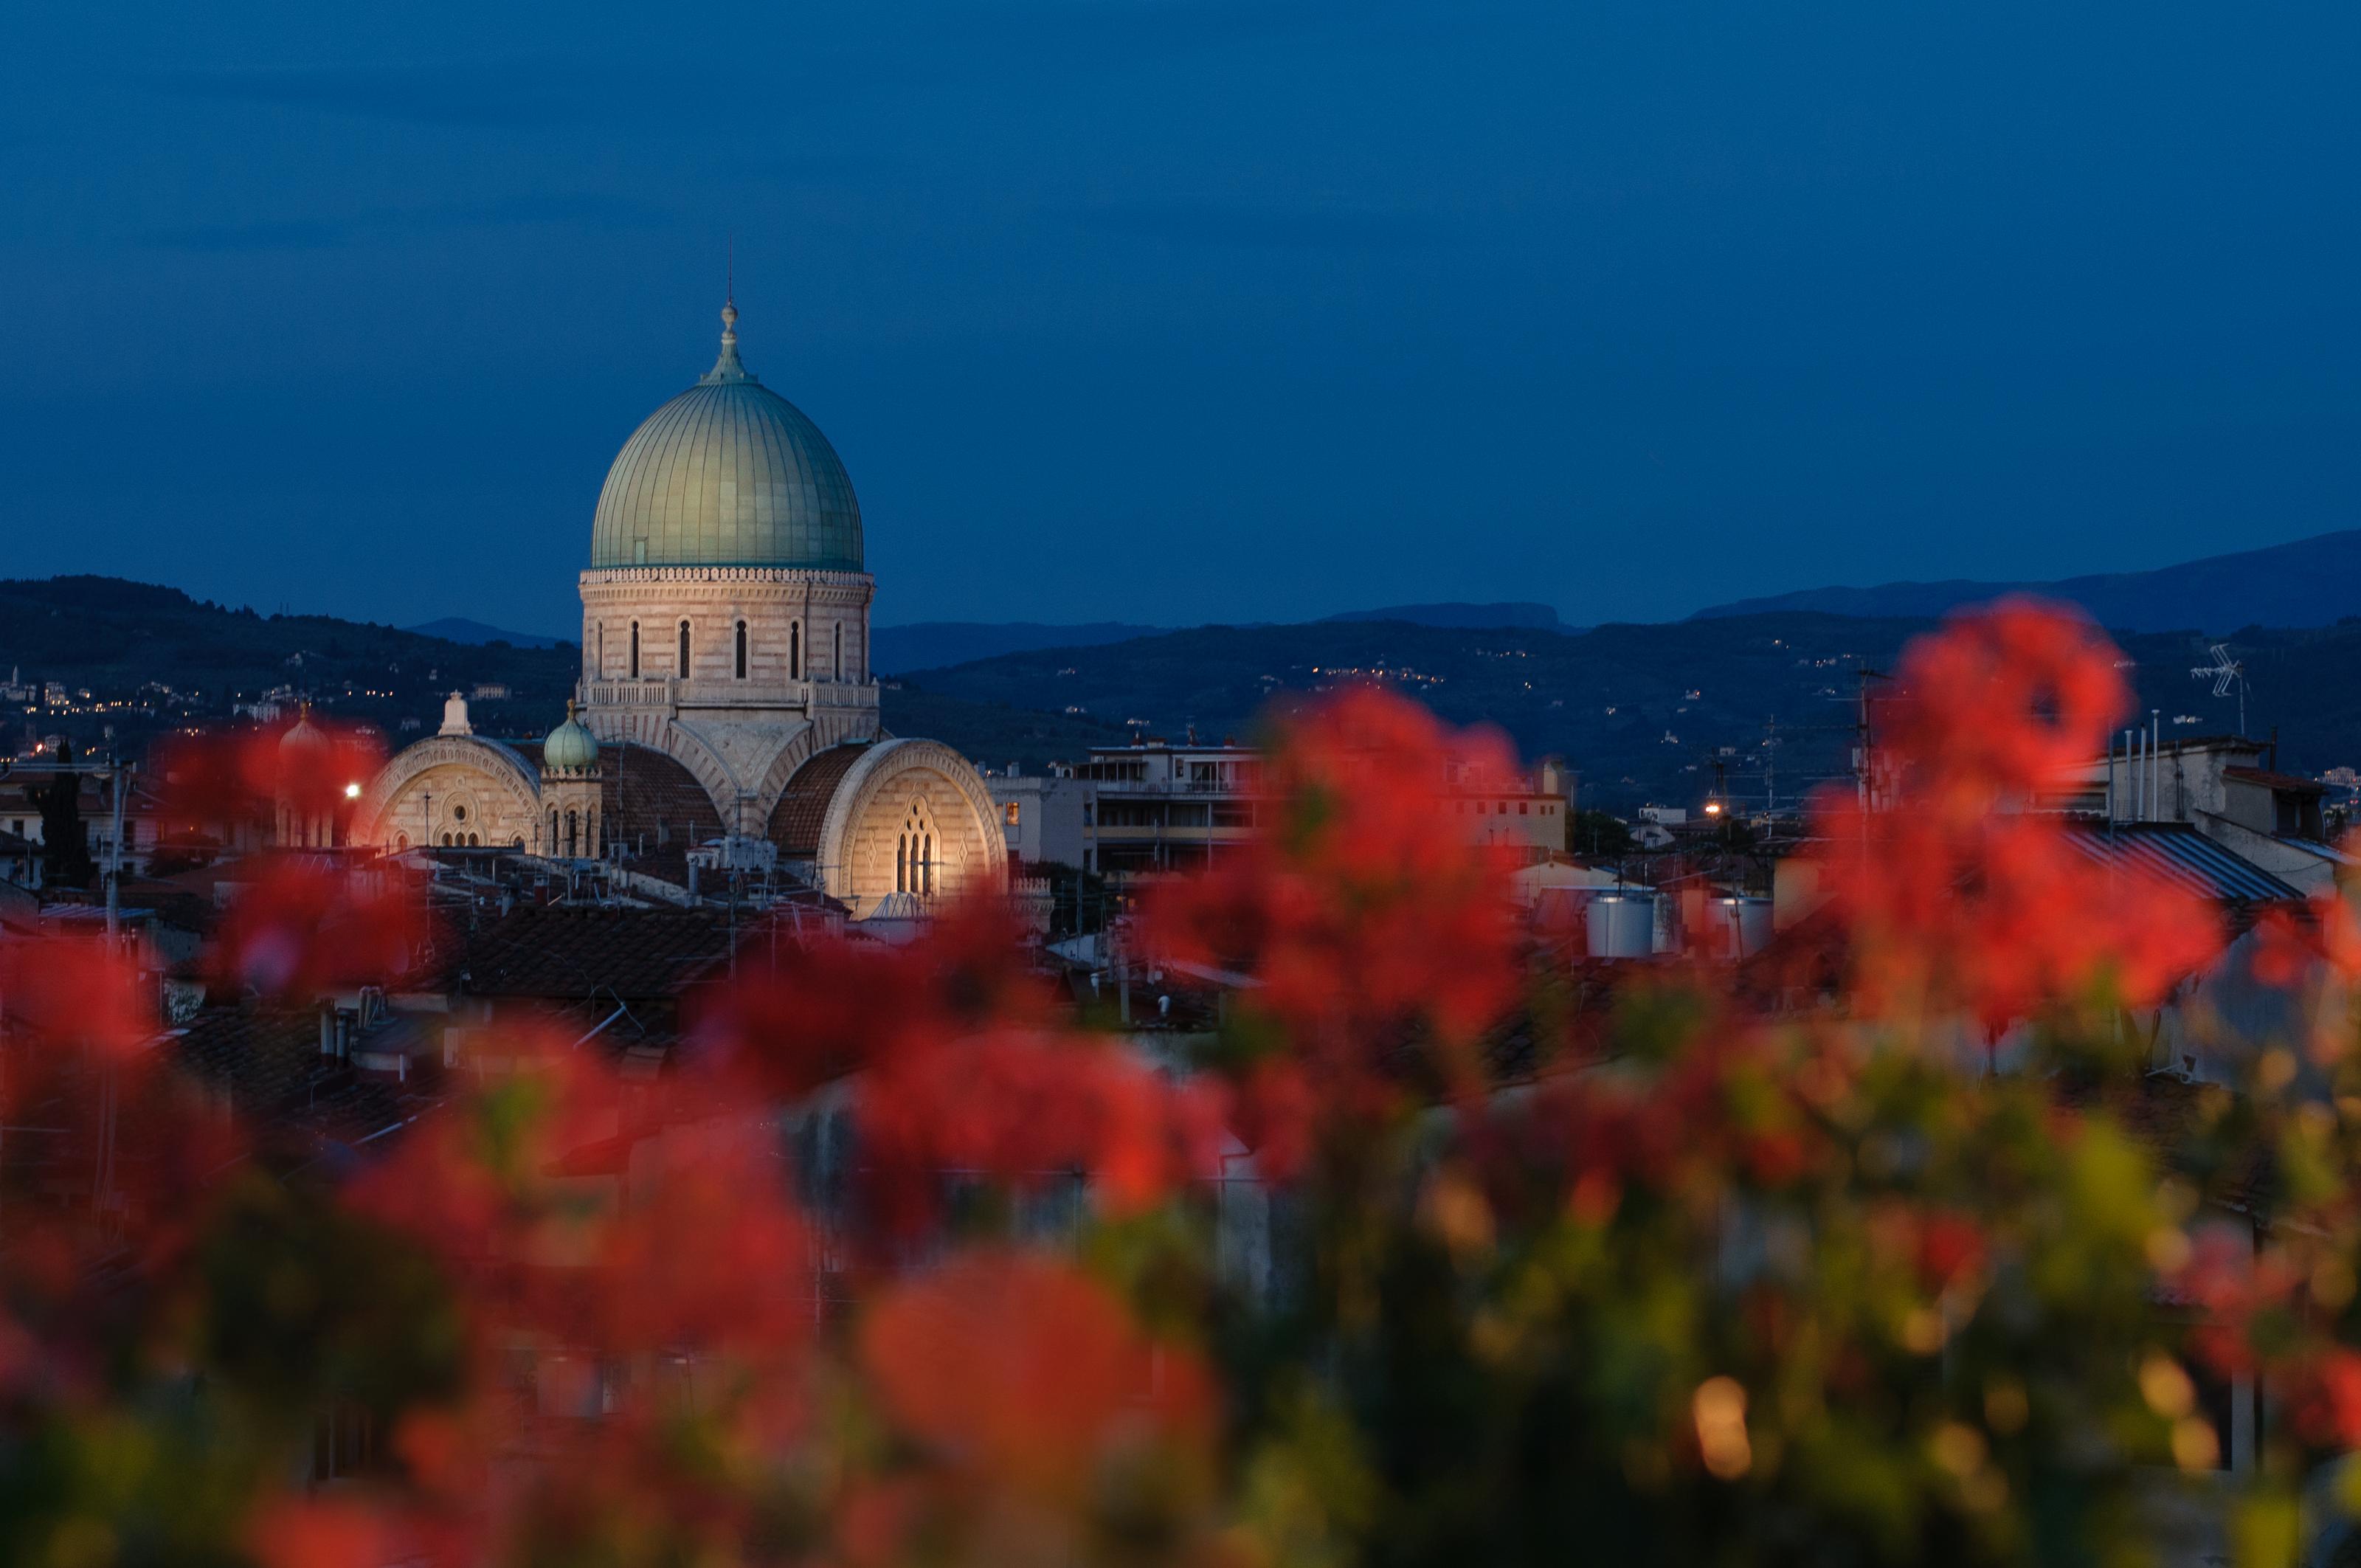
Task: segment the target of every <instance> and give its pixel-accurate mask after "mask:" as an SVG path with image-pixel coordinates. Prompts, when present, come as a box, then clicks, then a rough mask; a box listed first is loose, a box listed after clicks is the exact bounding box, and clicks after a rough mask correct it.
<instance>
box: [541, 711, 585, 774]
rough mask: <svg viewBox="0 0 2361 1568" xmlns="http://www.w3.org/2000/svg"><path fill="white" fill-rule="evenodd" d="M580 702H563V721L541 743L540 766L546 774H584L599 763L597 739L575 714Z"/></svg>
mask: <svg viewBox="0 0 2361 1568" xmlns="http://www.w3.org/2000/svg"><path fill="white" fill-rule="evenodd" d="M578 707H579V705H578V704H577V703H576V702H575V701H574V700H573V699H572V698H571V697H569V698H567V699H566V722H565V723H563V724H560V725H559V726H558V727H557V728H556V729H553V730H551V731H550V732H549V738H548V739H547V740H544V741H543V742H542V743H541V768H542V772H544V773H588V772H589V771H590V770H591V769H592V768H595V767H597V766H598V737H597V736H596V735H593V734H591V733H590V731H589V729H588V727H587V726H585V725H584V724H583V722H582V721H581V720H580V719H579V718H576V717H575V714H576V712H577V709H578Z"/></svg>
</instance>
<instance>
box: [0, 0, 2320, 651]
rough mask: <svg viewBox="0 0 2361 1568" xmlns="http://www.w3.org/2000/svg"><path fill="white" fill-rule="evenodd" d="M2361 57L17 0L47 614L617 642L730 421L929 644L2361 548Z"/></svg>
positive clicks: (2243, 16)
mask: <svg viewBox="0 0 2361 1568" xmlns="http://www.w3.org/2000/svg"><path fill="white" fill-rule="evenodd" d="M2356 58H2361V10H2356V8H2355V7H2354V6H2352V5H2350V4H2349V3H2340V4H2321V5H2268V4H2266V5H2257V6H2229V5H2220V4H2218V3H2215V4H2206V5H2195V4H2186V3H2182V0H2143V3H2140V4H2120V5H2116V4H2071V5H2059V4H2058V3H2057V0H2037V3H2015V0H1979V3H1977V4H1973V5H1965V4H1951V5H1895V4H1893V3H1892V0H1831V3H1827V4H1818V5H1747V4H1739V3H1736V0H1723V3H1719V4H1685V3H1681V0H1629V3H1616V4H1592V3H1587V0H1558V3H1545V4H1529V3H1524V0H1447V3H1444V0H1350V3H1332V0H906V3H900V4H892V5H888V4H869V3H862V4H834V5H759V6H733V5H671V6H647V5H631V6H623V5H611V4H603V3H600V0H566V4H564V5H500V4H484V3H481V0H478V3H473V4H466V5H405V4H399V3H387V4H371V5H322V4H320V3H319V0H302V3H301V4H242V5H192V4H187V3H181V4H174V5H150V4H140V3H137V0H133V3H129V4H124V5H109V6H93V5H50V6H40V7H35V6H13V7H9V8H8V9H7V11H6V12H5V16H0V181H5V184H0V189H5V192H6V200H5V203H0V543H5V554H0V574H5V575H7V576H40V575H47V574H49V573H53V572H64V571H103V572H111V573H117V574H120V575H123V576H134V577H141V578H147V579H151V580H158V581H163V582H168V583H172V584H176V585H178V586H181V587H186V588H188V589H190V590H191V591H192V592H195V593H198V594H200V595H203V596H206V597H212V598H225V599H229V600H233V601H236V602H250V603H253V604H254V605H256V606H257V607H258V608H261V609H276V608H279V607H280V606H282V605H284V606H286V607H289V608H293V609H320V610H326V611H331V612H334V613H338V614H344V615H350V616H357V617H363V618H368V619H373V620H394V621H397V622H403V621H412V620H422V619H425V618H428V617H431V616H436V615H444V614H462V615H470V616H475V617H478V618H479V619H483V620H491V621H494V622H497V623H500V624H506V625H511V626H515V627H519V628H522V629H528V630H556V631H560V632H564V631H566V630H569V629H570V628H572V627H573V626H574V625H575V624H576V620H577V617H576V612H575V610H574V609H573V576H574V574H575V572H576V571H577V570H578V569H579V567H580V565H582V562H583V559H584V556H585V554H586V551H587V548H588V535H589V525H590V513H591V507H592V504H593V502H594V501H595V499H596V498H597V495H598V484H599V480H600V478H601V477H602V476H603V474H604V472H605V467H606V464H607V461H608V459H609V457H610V456H611V455H613V452H614V450H615V448H616V447H617V446H618V445H620V443H621V442H622V440H623V438H624V437H625V436H626V435H628V434H629V433H630V432H631V428H632V426H633V425H634V424H635V423H636V422H638V421H639V420H640V419H641V418H642V416H643V415H645V414H646V413H647V412H648V411H650V410H652V409H653V408H654V407H655V406H656V404H657V403H659V402H661V401H662V400H664V398H666V397H668V396H669V395H671V394H672V393H673V392H674V391H676V390H677V389H679V388H681V387H682V386H684V385H686V384H687V383H688V382H689V381H690V380H692V379H693V378H695V377H696V376H697V375H698V374H699V373H700V372H702V371H703V370H704V369H705V368H706V367H707V366H708V364H709V363H710V361H711V358H712V354H713V340H714V336H715V334H716V332H717V330H718V323H717V322H716V320H715V315H714V313H715V311H716V309H717V308H718V307H719V303H720V294H721V286H722V277H721V274H722V255H723V249H724V245H725V241H726V238H727V236H730V234H731V233H733V232H734V233H735V235H736V236H737V254H738V300H739V304H740V306H741V310H742V312H743V313H744V320H743V321H742V323H741V332H742V334H743V336H744V341H745V351H746V358H747V361H748V363H749V364H750V365H751V366H752V367H753V368H754V369H755V370H756V371H757V372H758V373H759V374H761V375H762V376H763V379H764V380H765V381H766V382H767V383H768V384H770V385H771V386H773V387H774V388H776V389H780V390H781V391H783V392H785V394H786V395H787V396H788V397H789V398H791V399H793V400H795V401H796V403H798V404H799V405H801V406H802V407H803V408H804V409H805V411H807V412H808V413H810V414H811V415H812V416H813V418H815V419H816V420H817V421H818V422H819V424H820V425H821V427H822V428H823V429H825V430H826V431H827V432H828V433H829V436H830V437H831V438H832V439H833V441H834V442H835V444H836V446H837V448H838V450H839V451H840V453H841V454H842V455H843V456H844V459H845V461H846V464H847V465H848V466H849V467H850V468H851V473H852V477H853V481H854V484H855V485H856V487H857V488H858V489H859V491H860V495H861V499H862V510H863V512H864V515H865V518H866V521H867V526H868V540H869V560H870V565H871V568H872V570H873V571H874V572H875V573H876V574H877V576H878V577H879V579H880V583H881V593H880V600H879V606H878V610H879V619H880V620H881V622H882V623H893V622H898V621H906V620H921V619H960V620H1019V619H1026V620H1141V621H1156V622H1165V623H1193V622H1196V621H1202V620H1282V619H1297V618H1301V617H1306V616H1311V615H1316V614H1322V613H1326V612H1329V611H1333V610H1338V609H1349V608H1355V607H1359V606H1367V605H1374V604H1381V603H1393V602H1401V601H1404V600H1425V599H1442V598H1474V599H1494V598H1531V599H1543V600H1546V601H1548V602H1550V603H1552V604H1554V605H1555V606H1557V607H1558V608H1559V609H1561V611H1563V612H1564V613H1565V615H1566V616H1567V617H1568V618H1569V619H1572V620H1579V621H1587V620H1600V619H1653V618H1661V617H1667V616H1673V615H1678V614H1681V613H1685V612H1686V611H1687V610H1689V609H1694V608H1696V607H1697V606H1699V605H1702V604H1705V603H1708V602H1711V601H1713V600H1716V599H1720V598H1731V597H1736V596H1740V595H1746V594H1756V593H1763V592H1769V591H1773V590H1776V589H1780V588H1784V587H1807V586H1811V585H1815V584H1819V583H1825V582H1873V581H1880V580H1884V579H1887V578H1892V577H1897V576H2053V575H2059V574H2067V573H2074V572H2081V571H2090V570H2099V569H2107V568H2112V567H2119V566H2138V565H2159V564H2162V563H2165V562H2169V561H2172V560H2177V559H2183V558H2186V557H2189V556H2191V555H2197V554H2207V553H2211V552H2213V551H2216V550H2220V549H2225V548H2233V547H2237V546H2240V545H2246V544H2256V543H2270V542H2275V541H2279V540H2284V539H2292V538H2298V537H2301V536H2303V535H2305V534H2309V533H2314V532H2323V531H2325V530H2328V529H2332V528H2341V527H2345V526H2348V525H2352V524H2354V523H2356V521H2361V520H2357V519H2356V512H2355V509H2354V505H2353V499H2354V496H2355V493H2356V479H2361V442H2356V440H2355V425H2356V413H2361V406H2356V405H2361V369H2356V366H2361V305H2356V300H2361V283H2356V280H2361V265H2356V263H2361V254H2356V252H2361V246H2356V238H2357V237H2361V204H2356V201H2355V199H2354V196H2355V189H2356V180H2355V153H2356V129H2361V93H2356V92H2355V91H2354V89H2353V85H2352V71H2353V65H2354V61H2355V60H2356Z"/></svg>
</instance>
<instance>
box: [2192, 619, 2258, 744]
mask: <svg viewBox="0 0 2361 1568" xmlns="http://www.w3.org/2000/svg"><path fill="white" fill-rule="evenodd" d="M2189 673H2190V674H2191V676H2192V677H2194V678H2195V679H2197V680H2201V681H2202V680H2208V679H2210V680H2212V681H2213V695H2214V696H2229V695H2230V691H2231V688H2232V687H2234V686H2235V688H2237V693H2238V733H2239V734H2241V735H2244V734H2245V733H2246V663H2245V661H2243V660H2239V659H2233V658H2232V657H2230V649H2229V645H2228V644H2227V643H2223V642H2216V643H2215V644H2213V663H2210V664H2200V665H2198V666H2197V667H2196V668H2195V669H2193V670H2191V671H2190V672H2189Z"/></svg>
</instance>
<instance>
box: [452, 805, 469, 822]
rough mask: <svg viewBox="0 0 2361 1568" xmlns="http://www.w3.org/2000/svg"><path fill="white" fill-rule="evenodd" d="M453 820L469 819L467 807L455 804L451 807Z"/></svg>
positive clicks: (462, 820) (463, 820)
mask: <svg viewBox="0 0 2361 1568" xmlns="http://www.w3.org/2000/svg"><path fill="white" fill-rule="evenodd" d="M451 820H452V821H454V822H465V821H466V820H467V807H466V806H453V807H452V808H451Z"/></svg>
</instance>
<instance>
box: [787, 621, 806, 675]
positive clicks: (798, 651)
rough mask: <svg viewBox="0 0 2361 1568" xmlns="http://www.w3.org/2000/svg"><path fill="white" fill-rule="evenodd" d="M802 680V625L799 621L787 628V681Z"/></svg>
mask: <svg viewBox="0 0 2361 1568" xmlns="http://www.w3.org/2000/svg"><path fill="white" fill-rule="evenodd" d="M803 678H804V623H803V622H802V621H800V620H798V621H795V622H792V623H790V624H789V626H788V627H787V679H789V680H791V681H799V680H802V679H803Z"/></svg>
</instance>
